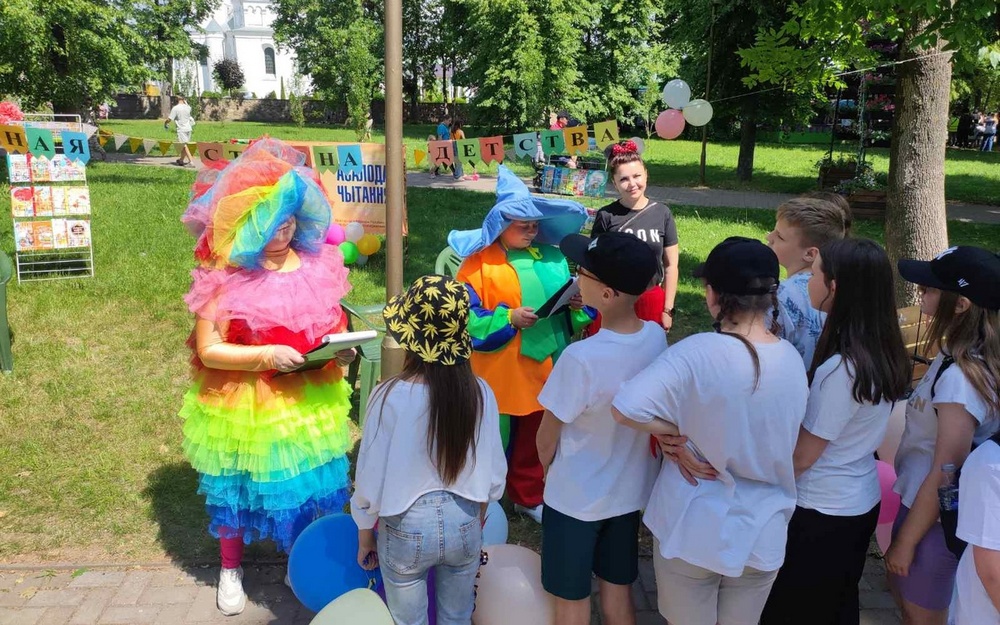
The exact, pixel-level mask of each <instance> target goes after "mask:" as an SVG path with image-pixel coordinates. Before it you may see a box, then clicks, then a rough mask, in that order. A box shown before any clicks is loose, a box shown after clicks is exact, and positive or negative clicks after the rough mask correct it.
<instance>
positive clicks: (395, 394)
mask: <svg viewBox="0 0 1000 625" xmlns="http://www.w3.org/2000/svg"><path fill="white" fill-rule="evenodd" d="M478 381H479V386H480V388H482V390H483V400H484V401H483V416H482V419H481V420H480V424H479V433H478V434H477V435H476V438H475V441H476V445H475V455H473V450H472V449H470V450H469V455H468V459H467V460H466V463H465V467H463V468H462V472H461V473H460V474H459V475H458V479H457V480H455V482H454V483H453V484H451V485H450V486H446V485H445V484H444V483H443V482H442V481H441V477H440V476H439V475H438V471H437V469H436V468H435V467H434V462H433V459H432V458H430V457H429V456H428V455H427V426H428V419H429V418H430V410H429V403H428V402H429V399H430V398H429V394H428V389H427V385H425V384H423V383H420V382H406V381H399V382H397V383H396V385H395V386H394V387H393V388H392V390H391V391H390V392H389V393H388V394H387V395H384V397H385V403H384V404H383V402H382V397H383V393H380V392H379V390H378V389H376V391H375V392H374V393H372V398H371V400H370V401H369V402H368V414H367V417H366V420H365V427H364V432H363V433H362V436H361V444H360V447H359V452H358V464H357V470H356V472H355V478H354V495H353V496H352V497H351V515H352V516H353V517H354V521H355V523H357V524H358V527H359V528H361V529H370V528H372V527H374V526H375V521H376V520H378V517H380V516H394V515H397V514H402V513H403V512H406V511H407V510H409V508H410V506H411V505H413V502H415V501H416V500H417V499H418V498H420V496H421V495H426V494H427V493H431V492H434V491H438V490H443V491H448V492H450V493H454V494H455V495H458V496H459V497H463V498H465V499H468V500H469V501H478V502H480V503H484V502H487V501H497V500H499V499H500V497H501V496H503V489H504V485H505V484H506V479H507V458H506V457H505V456H504V450H503V443H502V442H501V441H500V413H499V411H498V409H497V400H496V397H494V396H493V391H491V390H490V387H489V386H488V385H487V384H486V383H485V382H483V381H482V380H478Z"/></svg>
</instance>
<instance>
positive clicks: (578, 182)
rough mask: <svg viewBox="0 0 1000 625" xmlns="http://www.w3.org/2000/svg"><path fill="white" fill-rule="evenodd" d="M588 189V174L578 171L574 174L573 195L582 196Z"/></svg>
mask: <svg viewBox="0 0 1000 625" xmlns="http://www.w3.org/2000/svg"><path fill="white" fill-rule="evenodd" d="M586 188H587V172H586V171H584V170H582V169H578V170H576V171H575V172H573V195H577V196H582V195H583V194H584V192H585V191H586Z"/></svg>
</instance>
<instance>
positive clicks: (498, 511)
mask: <svg viewBox="0 0 1000 625" xmlns="http://www.w3.org/2000/svg"><path fill="white" fill-rule="evenodd" d="M508 530H509V526H508V524H507V515H506V514H505V513H504V511H503V508H502V507H500V502H499V501H491V502H490V505H489V506H487V507H486V524H485V525H483V546H484V547H485V546H487V545H503V544H505V543H506V542H507V532H508Z"/></svg>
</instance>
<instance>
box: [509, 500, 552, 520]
mask: <svg viewBox="0 0 1000 625" xmlns="http://www.w3.org/2000/svg"><path fill="white" fill-rule="evenodd" d="M544 506H545V504H541V503H540V504H538V505H537V506H535V507H534V508H528V507H526V506H522V505H521V504H517V503H516V504H514V512H517V513H518V514H523V515H524V516H526V517H528V518H529V519H531V520H532V521H534V522H535V523H538V524H539V525H541V523H542V508H543V507H544Z"/></svg>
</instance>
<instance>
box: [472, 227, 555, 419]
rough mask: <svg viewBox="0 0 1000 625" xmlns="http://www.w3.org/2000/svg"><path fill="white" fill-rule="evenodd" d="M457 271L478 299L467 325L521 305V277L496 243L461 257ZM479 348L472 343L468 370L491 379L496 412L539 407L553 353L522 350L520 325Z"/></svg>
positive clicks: (523, 412) (530, 410)
mask: <svg viewBox="0 0 1000 625" xmlns="http://www.w3.org/2000/svg"><path fill="white" fill-rule="evenodd" d="M457 277H458V279H459V280H461V281H462V282H464V283H465V284H467V285H468V286H469V287H471V288H472V290H473V292H474V293H472V294H471V295H472V299H473V301H474V302H475V300H477V299H478V305H476V306H473V316H474V317H477V318H474V319H472V320H471V321H470V325H473V326H474V325H475V324H476V323H478V322H479V321H480V320H481V319H483V318H485V317H487V316H489V315H493V314H496V315H506V314H507V311H509V310H513V309H515V308H518V307H520V306H521V283H520V281H519V280H518V278H517V273H516V272H515V271H514V268H513V267H512V266H511V265H510V264H509V263H508V262H507V255H506V254H505V253H504V251H503V248H501V247H500V245H499V244H498V243H494V244H492V245H490V246H489V247H487V248H486V249H484V250H482V251H479V252H477V253H475V254H473V255H471V256H469V257H468V258H466V259H465V261H464V262H463V263H462V266H461V268H459V270H458V276H457ZM473 334H474V335H475V334H476V333H475V332H473ZM482 349H483V348H482V346H477V350H476V351H475V352H473V354H472V370H473V371H474V372H475V374H476V375H478V376H479V377H481V378H482V379H483V380H485V381H486V383H487V384H489V385H490V388H491V389H492V390H493V393H494V395H496V398H497V404H498V406H499V408H500V412H501V413H503V414H508V415H515V416H523V415H528V414H531V413H533V412H537V411H539V410H542V406H541V404H539V403H538V394H539V393H540V392H541V390H542V386H543V385H544V384H545V380H546V379H547V378H548V377H549V373H550V372H551V371H552V359H551V358H547V359H546V360H545V361H543V362H538V361H537V360H533V359H531V358H528V357H526V356H523V355H522V354H521V333H520V332H519V331H515V332H514V334H513V338H511V339H510V340H509V342H506V343H505V344H504V345H503V346H502V347H499V348H497V349H494V350H491V351H482Z"/></svg>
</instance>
